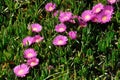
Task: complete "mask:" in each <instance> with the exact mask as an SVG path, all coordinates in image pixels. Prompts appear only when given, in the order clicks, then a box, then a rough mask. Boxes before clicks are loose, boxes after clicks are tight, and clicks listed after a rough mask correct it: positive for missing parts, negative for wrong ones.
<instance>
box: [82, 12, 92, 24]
mask: <svg viewBox="0 0 120 80" xmlns="http://www.w3.org/2000/svg"><path fill="white" fill-rule="evenodd" d="M81 17H82V20H83V21H85V22H88V21H90V20H91V19H92V18H93V14H92V11H91V10H85V11H84V12H83V13H82V14H81Z"/></svg>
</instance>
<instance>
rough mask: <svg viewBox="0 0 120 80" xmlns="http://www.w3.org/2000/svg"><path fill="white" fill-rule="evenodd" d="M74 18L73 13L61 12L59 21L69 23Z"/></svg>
mask: <svg viewBox="0 0 120 80" xmlns="http://www.w3.org/2000/svg"><path fill="white" fill-rule="evenodd" d="M71 18H72V13H71V12H62V11H61V12H60V15H59V20H60V22H65V21H69V20H70V19H71Z"/></svg>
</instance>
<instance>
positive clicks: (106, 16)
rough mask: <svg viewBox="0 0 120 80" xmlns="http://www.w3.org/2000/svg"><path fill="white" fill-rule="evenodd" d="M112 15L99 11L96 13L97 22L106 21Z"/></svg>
mask: <svg viewBox="0 0 120 80" xmlns="http://www.w3.org/2000/svg"><path fill="white" fill-rule="evenodd" d="M111 18H112V16H111V15H107V14H104V13H100V14H99V15H98V21H99V23H107V22H109V21H110V20H111Z"/></svg>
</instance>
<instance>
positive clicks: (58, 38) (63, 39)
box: [53, 35, 68, 46]
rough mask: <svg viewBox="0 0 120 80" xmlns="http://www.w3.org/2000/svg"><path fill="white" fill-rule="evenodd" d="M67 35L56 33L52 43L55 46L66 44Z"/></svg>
mask: <svg viewBox="0 0 120 80" xmlns="http://www.w3.org/2000/svg"><path fill="white" fill-rule="evenodd" d="M67 41H68V39H67V37H66V36H63V35H58V36H56V37H55V38H54V39H53V44H54V45H56V46H63V45H66V44H67Z"/></svg>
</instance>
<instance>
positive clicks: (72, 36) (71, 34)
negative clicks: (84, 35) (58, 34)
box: [68, 31, 77, 39]
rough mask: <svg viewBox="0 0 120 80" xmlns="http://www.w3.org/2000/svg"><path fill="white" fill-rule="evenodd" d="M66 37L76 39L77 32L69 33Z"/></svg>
mask: <svg viewBox="0 0 120 80" xmlns="http://www.w3.org/2000/svg"><path fill="white" fill-rule="evenodd" d="M68 35H69V37H70V38H71V39H76V38H77V31H69V32H68Z"/></svg>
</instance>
